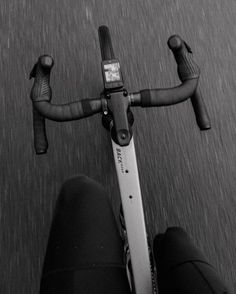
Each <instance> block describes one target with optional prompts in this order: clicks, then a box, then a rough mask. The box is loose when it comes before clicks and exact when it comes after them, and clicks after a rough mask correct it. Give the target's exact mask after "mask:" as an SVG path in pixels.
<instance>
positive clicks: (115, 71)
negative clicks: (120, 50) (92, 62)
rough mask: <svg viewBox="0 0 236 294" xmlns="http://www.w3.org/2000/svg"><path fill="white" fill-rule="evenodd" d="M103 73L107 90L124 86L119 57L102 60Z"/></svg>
mask: <svg viewBox="0 0 236 294" xmlns="http://www.w3.org/2000/svg"><path fill="white" fill-rule="evenodd" d="M102 74H103V81H104V88H105V89H106V90H111V89H117V88H123V86H124V84H123V79H122V75H121V70H120V63H119V61H118V60H117V59H112V60H105V61H102Z"/></svg>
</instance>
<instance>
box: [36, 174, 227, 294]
mask: <svg viewBox="0 0 236 294" xmlns="http://www.w3.org/2000/svg"><path fill="white" fill-rule="evenodd" d="M153 246H154V248H153V251H154V255H155V259H156V262H157V264H158V287H159V293H160V294H162V293H163V294H166V293H168V294H171V293H173V294H180V293H181V294H190V293H191V294H195V293H196V294H213V293H217V294H218V293H219V294H223V293H228V292H227V291H226V290H224V289H225V288H224V285H223V284H222V282H221V281H220V279H219V278H218V277H217V275H216V273H215V271H214V269H213V268H212V267H211V266H210V265H209V264H208V263H207V262H206V261H205V259H204V257H203V256H202V254H201V253H200V252H199V251H198V250H197V249H196V248H195V247H194V246H193V244H192V243H191V240H190V239H189V237H188V235H187V234H186V233H185V231H184V230H182V229H181V228H169V229H168V230H167V231H166V233H165V234H159V235H157V236H156V238H155V239H154V243H153ZM224 291H225V292H224ZM49 293H50V294H128V293H129V294H130V293H131V292H130V289H129V283H128V279H127V276H126V269H125V264H124V260H123V243H122V239H121V237H120V233H119V230H118V227H117V223H116V220H115V217H114V214H113V210H112V207H111V205H110V202H109V198H108V196H107V194H106V192H105V190H104V189H103V187H102V186H101V185H99V184H98V183H97V182H95V181H93V180H92V179H90V178H88V177H85V176H78V177H75V178H72V179H69V180H67V181H66V182H65V183H64V185H63V186H62V189H61V192H60V195H59V198H58V201H57V205H56V210H55V214H54V218H53V222H52V227H51V231H50V236H49V241H48V246H47V251H46V256H45V261H44V267H43V273H42V279H41V289H40V294H49ZM143 294H145V293H143Z"/></svg>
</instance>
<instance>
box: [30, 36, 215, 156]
mask: <svg viewBox="0 0 236 294" xmlns="http://www.w3.org/2000/svg"><path fill="white" fill-rule="evenodd" d="M168 46H169V48H170V49H171V50H172V52H173V54H174V57H175V60H176V63H177V72H178V75H179V78H180V80H181V82H182V84H180V85H179V86H177V87H174V88H169V89H144V90H141V91H140V92H138V93H130V94H129V95H127V98H128V103H127V105H128V107H130V106H142V107H152V106H167V105H173V104H176V103H180V102H182V101H184V100H186V99H188V98H191V102H192V105H193V109H194V112H195V116H196V120H197V123H198V126H199V127H200V129H201V130H204V129H209V128H210V120H209V116H208V113H207V110H206V107H205V104H204V102H203V100H202V97H201V94H200V92H199V91H198V90H197V85H198V79H199V76H200V70H199V67H198V66H197V64H196V63H195V62H194V61H193V59H192V56H191V53H192V51H191V49H190V47H189V46H188V45H187V44H186V43H185V42H184V41H183V40H182V39H181V38H180V37H179V36H177V35H174V36H171V37H170V38H169V40H168ZM53 65H54V61H53V59H52V57H50V56H48V55H43V56H40V57H39V59H38V62H37V63H36V64H35V66H34V67H33V69H32V71H31V74H30V78H32V77H34V78H35V79H34V84H33V87H32V90H31V94H30V97H31V100H32V102H33V110H34V111H33V120H34V124H33V126H34V133H35V136H34V145H35V150H36V153H37V154H42V153H45V152H46V150H47V146H48V144H47V138H46V130H45V119H44V118H45V117H46V118H48V119H51V120H55V121H68V120H75V119H80V118H83V117H88V116H91V115H93V114H95V113H99V112H102V111H104V108H103V106H104V104H106V105H107V104H108V100H109V98H107V96H105V97H104V96H103V98H102V99H101V98H96V99H83V100H80V101H75V102H72V103H67V104H63V105H55V104H51V98H52V90H51V87H50V73H51V69H52V67H53Z"/></svg>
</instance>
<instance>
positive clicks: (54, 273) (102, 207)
mask: <svg viewBox="0 0 236 294" xmlns="http://www.w3.org/2000/svg"><path fill="white" fill-rule="evenodd" d="M108 292H109V293H117V294H118V293H124V294H125V293H130V291H129V285H128V280H127V276H126V269H125V264H124V260H123V243H122V239H121V237H120V234H119V230H118V227H117V224H116V220H115V217H114V214H113V210H112V207H111V204H110V202H109V198H108V196H107V194H106V192H105V190H104V189H103V187H102V186H101V185H99V184H98V183H97V182H95V181H93V180H92V179H90V178H88V177H85V176H79V177H75V178H72V179H69V180H67V181H66V182H65V183H64V185H63V186H62V189H61V192H60V195H59V197H58V201H57V204H56V209H55V214H54V217H53V222H52V226H51V231H50V235H49V240H48V245H47V250H46V256H45V261H44V267H43V273H42V280H41V294H47V293H51V294H52V293H63V294H64V293H67V294H70V293H89V294H90V293H91V294H92V293H108Z"/></svg>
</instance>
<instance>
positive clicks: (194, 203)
mask: <svg viewBox="0 0 236 294" xmlns="http://www.w3.org/2000/svg"><path fill="white" fill-rule="evenodd" d="M235 15H236V2H235V1H234V0H227V1H221V0H214V1H211V0H204V1H203V0H198V1H187V0H182V1H181V0H175V1H173V0H172V1H171V0H165V1H164V0H159V1H154V0H145V1H142V0H130V1H126V0H106V1H105V0H99V1H95V0H86V1H85V0H77V1H75V0H70V1H69V0H60V1H59V0H51V1H46V0H41V1H37V0H31V1H29V0H22V1H18V0H10V1H7V0H2V1H1V2H0V33H1V41H0V78H1V79H0V109H1V116H0V156H1V170H2V172H1V176H0V276H1V281H0V292H1V293H4V294H8V293H11V294H13V293H18V294H21V293H22V294H23V293H24V294H25V293H37V292H38V289H39V283H40V273H41V268H42V263H43V258H44V253H45V248H46V243H47V237H48V232H49V228H50V223H51V219H52V213H53V209H54V206H55V201H56V198H57V194H58V192H59V189H60V186H61V184H62V182H63V181H64V180H65V179H66V178H68V177H70V176H72V175H75V174H79V173H83V174H86V175H88V176H90V177H92V178H94V179H95V180H97V181H99V182H100V183H102V184H103V185H104V186H105V187H106V189H107V191H108V193H109V195H110V198H111V201H112V203H113V207H114V211H116V212H117V211H118V204H119V194H118V184H117V179H116V174H115V170H114V164H113V159H112V151H111V146H110V141H109V137H108V134H107V132H106V131H105V130H104V128H103V127H102V125H101V123H100V120H101V118H100V117H99V116H94V117H92V118H89V119H85V120H83V121H77V122H71V123H69V122H68V123H64V124H60V123H55V122H48V124H47V127H48V139H49V144H50V146H49V151H48V153H47V155H42V156H36V155H35V154H34V149H33V132H32V111H31V108H32V105H31V101H30V99H29V93H30V89H31V86H32V82H31V81H29V80H28V76H29V73H30V70H31V68H32V66H33V64H34V63H35V62H36V60H37V58H38V56H39V55H41V54H44V53H47V54H50V55H52V56H53V58H54V60H55V66H54V68H53V72H52V80H51V84H52V87H53V101H54V102H55V103H62V102H67V101H73V100H74V99H80V98H85V97H97V96H98V95H99V93H100V91H101V90H102V78H101V73H100V52H99V41H98V35H97V28H98V27H99V25H102V24H106V25H108V26H109V28H110V31H111V34H112V40H113V46H114V50H115V54H116V56H117V57H118V58H119V59H120V61H121V64H122V67H123V73H124V77H125V82H126V86H127V89H128V90H130V91H136V90H139V89H144V88H147V87H169V86H172V85H174V84H178V83H179V81H178V77H177V74H176V65H175V62H174V59H173V56H172V53H171V52H170V51H169V50H168V48H167V45H166V41H167V39H168V38H169V36H170V35H172V34H175V33H177V34H179V35H180V36H182V37H183V38H184V39H185V40H186V41H187V42H188V43H189V44H190V45H191V47H192V50H193V52H194V54H195V60H196V61H197V63H198V64H199V66H200V68H201V73H202V75H201V81H200V87H201V91H202V93H203V96H204V99H205V102H206V105H207V108H208V112H209V114H210V117H211V122H212V129H211V130H209V131H206V132H201V131H200V130H199V129H198V127H197V125H196V122H195V117H194V113H193V109H192V107H191V103H190V101H187V102H185V103H182V104H180V105H176V106H172V107H168V108H158V109H135V110H134V111H133V112H134V116H135V125H134V138H135V144H136V152H137V158H138V166H139V172H140V181H141V187H142V191H143V199H144V205H145V214H146V218H147V224H148V227H149V230H150V235H152V236H153V235H155V234H156V233H157V232H163V231H164V230H165V229H166V228H167V227H168V226H176V225H177V226H179V225H180V226H182V227H184V228H185V229H186V230H187V232H188V233H189V234H190V235H191V236H192V237H193V239H194V241H195V243H196V245H197V246H199V247H200V248H201V249H202V250H203V251H204V253H205V255H206V257H207V258H208V260H209V261H210V262H211V263H212V264H213V265H214V266H215V268H216V270H217V271H218V273H219V274H220V276H221V277H222V279H223V280H224V281H225V282H226V283H227V284H228V286H229V289H230V290H231V293H236V279H235V272H236V249H235V244H236V216H235V212H236V147H235V146H236V98H235V90H236V46H235V44H236V35H235V31H236V18H235Z"/></svg>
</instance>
